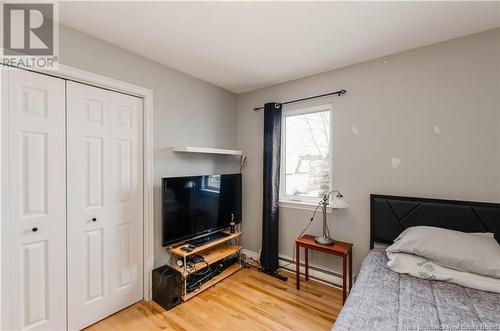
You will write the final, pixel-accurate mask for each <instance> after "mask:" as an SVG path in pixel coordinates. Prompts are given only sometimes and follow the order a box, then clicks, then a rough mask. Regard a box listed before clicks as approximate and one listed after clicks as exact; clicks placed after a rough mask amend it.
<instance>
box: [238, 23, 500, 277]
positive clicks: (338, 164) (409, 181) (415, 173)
mask: <svg viewBox="0 0 500 331" xmlns="http://www.w3.org/2000/svg"><path fill="white" fill-rule="evenodd" d="M499 35H500V30H499V29H496V30H492V31H487V32H484V33H479V34H476V35H472V36H468V37H464V38H460V39H456V40H451V41H447V42H443V43H439V44H435V45H431V46H427V47H422V48H419V49H415V50H411V51H407V52H404V53H400V54H395V55H391V56H387V57H384V58H381V59H377V60H373V61H369V62H366V63H361V64H356V65H352V66H349V67H346V68H343V69H338V70H334V71H330V72H326V73H322V74H319V75H315V76H311V77H307V78H303V79H299V80H295V81H291V82H287V83H283V84H279V85H275V86H272V87H269V88H264V89H261V90H257V91H254V92H249V93H245V94H242V95H239V96H238V99H237V102H238V144H239V147H240V149H243V150H244V152H245V153H246V154H247V156H248V160H247V164H246V166H245V169H244V186H243V187H244V193H243V199H244V200H243V208H244V213H243V216H244V217H243V221H244V225H243V231H244V236H243V245H244V247H245V248H248V249H250V250H253V251H258V250H259V249H260V248H261V210H262V209H261V207H262V135H263V126H262V123H263V113H262V112H254V111H253V107H255V106H260V105H263V104H264V103H265V102H271V101H277V102H279V101H285V100H291V99H296V98H301V97H305V96H310V95H316V94H321V93H326V92H330V91H336V90H339V89H346V90H347V91H348V93H347V94H346V95H345V96H342V97H335V98H329V99H328V98H325V99H322V100H316V101H315V102H314V104H322V103H332V104H333V107H334V115H333V123H334V124H333V126H334V129H333V144H334V164H333V182H334V187H335V188H337V189H339V190H341V191H342V192H343V194H344V197H345V198H346V199H347V201H348V202H349V204H350V208H349V209H346V210H339V211H338V212H335V214H334V215H332V214H330V215H328V219H329V222H330V224H333V233H334V235H333V236H334V237H335V238H337V239H339V240H344V241H349V242H353V243H354V265H355V272H357V270H358V268H359V265H360V262H361V260H362V258H363V257H364V256H365V255H366V253H367V252H368V249H369V196H370V194H371V193H381V194H394V195H407V196H422V197H435V198H447V199H463V200H478V201H500V174H499V164H500V159H499V156H500V140H499V133H498V132H499V127H500V113H499V109H500V108H499V104H498V103H499V101H498V94H499V83H498V81H499V75H500V71H499V66H500V65H499V63H498V58H499V54H500V53H499V50H498V47H499V46H498V45H499V43H498V40H499V39H498V38H499ZM311 60H312V61H313V60H314V55H311ZM311 104H312V103H311V102H309V103H303V104H300V105H298V106H296V107H302V106H309V105H311ZM286 109H290V107H288V108H285V111H286ZM353 126H356V127H357V131H358V133H359V134H356V133H355V132H353V131H356V130H353V129H352V128H353ZM435 126H437V127H438V129H436V131H438V132H436V131H435ZM392 158H397V159H400V160H401V163H400V165H399V167H397V168H393V167H392V166H391V159H392ZM311 213H312V212H311V211H304V210H298V209H291V208H281V209H280V237H279V242H280V243H279V250H280V254H283V255H286V256H292V248H293V242H294V240H295V238H296V236H297V235H298V234H299V233H300V232H301V230H302V229H303V228H304V227H305V225H306V224H307V222H308V220H309V218H310V217H311ZM320 231H321V222H320V217H319V216H318V217H317V219H316V220H315V222H314V223H313V225H312V227H311V228H310V230H309V231H308V232H309V233H312V234H319V233H320ZM311 262H313V263H315V264H317V265H319V266H322V267H326V268H331V269H332V270H334V271H337V272H339V271H340V270H341V268H340V265H339V263H338V259H336V258H334V257H328V256H324V255H320V254H316V253H313V255H312V258H311Z"/></svg>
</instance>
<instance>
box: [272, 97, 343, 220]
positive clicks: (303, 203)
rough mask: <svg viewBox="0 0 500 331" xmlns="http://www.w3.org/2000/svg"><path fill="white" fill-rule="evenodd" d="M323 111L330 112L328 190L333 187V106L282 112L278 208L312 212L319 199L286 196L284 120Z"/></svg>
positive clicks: (322, 105)
mask: <svg viewBox="0 0 500 331" xmlns="http://www.w3.org/2000/svg"><path fill="white" fill-rule="evenodd" d="M323 111H329V112H330V182H329V185H330V189H331V188H332V187H333V180H332V179H333V114H334V113H333V105H332V104H331V103H328V104H321V105H318V106H313V107H306V108H298V109H293V110H284V111H283V113H282V115H281V116H282V120H281V123H282V125H281V166H280V192H279V193H280V196H279V199H280V201H279V205H280V207H286V208H294V209H305V210H314V209H315V208H316V206H317V205H318V202H319V200H320V199H321V198H319V197H318V198H305V197H304V198H301V199H292V197H291V196H287V195H286V185H285V178H286V140H285V137H286V118H287V117H290V116H296V115H303V114H311V113H318V112H323Z"/></svg>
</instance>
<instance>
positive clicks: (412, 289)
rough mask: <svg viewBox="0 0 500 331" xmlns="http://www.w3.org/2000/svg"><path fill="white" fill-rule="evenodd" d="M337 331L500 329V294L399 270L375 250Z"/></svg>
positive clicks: (367, 260)
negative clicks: (406, 273) (418, 276)
mask: <svg viewBox="0 0 500 331" xmlns="http://www.w3.org/2000/svg"><path fill="white" fill-rule="evenodd" d="M332 330H335V331H344V330H353V331H354V330H356V331H358V330H384V331H385V330H500V294H498V293H492V292H484V291H480V290H474V289H470V288H466V287H462V286H460V285H455V284H451V283H447V282H441V281H431V280H425V279H420V278H415V277H412V276H408V275H403V274H398V273H395V272H393V271H391V270H390V269H389V268H387V257H386V255H385V252H384V250H383V249H374V250H372V251H371V252H370V253H369V254H368V256H367V257H366V258H365V259H364V261H363V264H362V265H361V269H360V271H359V274H358V277H357V280H356V283H355V285H354V286H353V288H352V291H351V293H350V294H349V297H348V298H347V301H346V303H345V305H344V308H343V309H342V311H341V312H340V314H339V316H338V318H337V320H336V321H335V324H334V325H333V329H332Z"/></svg>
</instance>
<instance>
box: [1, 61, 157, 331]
mask: <svg viewBox="0 0 500 331" xmlns="http://www.w3.org/2000/svg"><path fill="white" fill-rule="evenodd" d="M9 70H20V69H12V68H8V69H5V67H3V66H2V65H0V111H1V112H0V161H1V175H2V176H0V178H1V179H5V178H8V167H7V166H5V162H6V160H5V158H8V157H9V155H5V151H6V150H7V148H6V147H7V146H8V141H7V139H6V138H7V135H6V134H5V132H7V129H8V127H7V123H8V121H7V118H6V112H5V111H4V110H5V109H7V101H8V100H5V98H4V95H3V92H2V86H3V85H4V84H6V83H7V81H6V75H5V74H4V73H5V72H6V71H9ZM32 71H34V72H38V73H41V74H46V75H49V76H55V77H60V78H64V79H68V80H71V81H75V82H78V83H84V84H89V85H93V86H96V87H101V88H105V89H109V90H113V91H116V92H122V93H126V94H130V95H133V96H137V97H140V98H142V99H143V121H142V122H143V135H144V137H143V154H144V155H143V157H144V171H143V176H144V177H143V185H144V186H143V188H144V197H143V202H144V204H143V208H144V210H143V213H144V215H143V219H144V250H143V252H144V256H143V269H144V270H143V275H144V277H143V281H144V284H143V297H144V300H150V299H151V295H150V294H151V291H150V289H151V272H152V270H153V266H154V232H153V231H154V209H153V189H154V181H153V176H154V172H153V170H154V169H153V157H154V154H153V91H152V90H150V89H147V88H144V87H141V86H138V85H133V84H129V83H126V82H123V81H120V80H116V79H112V78H108V77H105V76H101V75H98V74H94V73H91V72H88V71H84V70H80V69H76V68H73V67H70V66H66V65H62V64H60V65H59V67H58V68H57V69H54V70H50V71H46V70H32ZM0 187H1V191H0V261H1V260H2V258H1V257H2V256H8V255H9V251H8V249H9V236H8V234H9V223H10V221H9V220H10V216H9V215H10V211H9V200H8V199H9V195H10V192H9V185H8V183H5V182H4V181H3V180H2V181H1V182H0ZM4 269H5V268H4V265H3V264H2V263H0V284H3V285H7V284H9V283H10V281H9V279H8V278H6V277H8V272H6V270H4ZM0 290H1V287H0ZM4 295H5V293H2V292H0V321H2V323H0V329H1V328H2V327H5V326H4V324H3V323H4V321H8V322H7V323H9V322H10V318H4V317H5V316H10V314H11V312H10V305H9V304H2V303H5V302H8V301H7V300H8V298H4Z"/></svg>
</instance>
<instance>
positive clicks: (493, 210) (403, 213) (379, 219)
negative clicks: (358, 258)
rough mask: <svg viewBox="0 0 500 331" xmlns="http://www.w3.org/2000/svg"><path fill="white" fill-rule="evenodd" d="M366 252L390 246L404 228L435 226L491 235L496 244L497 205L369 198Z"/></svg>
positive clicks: (498, 229)
mask: <svg viewBox="0 0 500 331" xmlns="http://www.w3.org/2000/svg"><path fill="white" fill-rule="evenodd" d="M370 208H371V210H370V248H373V244H374V243H375V242H377V243H382V244H389V245H390V244H392V242H393V240H394V239H396V237H397V236H398V235H399V234H400V233H401V232H402V231H403V230H405V229H406V228H408V227H410V226H416V225H428V226H436V227H440V228H445V229H451V230H457V231H463V232H493V233H494V234H495V239H496V240H497V241H498V242H499V243H500V204H498V203H486V202H468V201H455V200H440V199H427V198H409V197H398V196H389V195H376V194H372V195H371V196H370Z"/></svg>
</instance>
